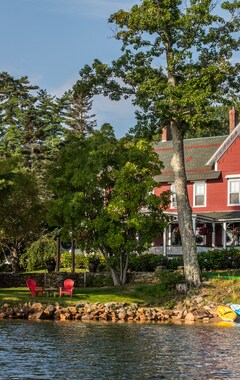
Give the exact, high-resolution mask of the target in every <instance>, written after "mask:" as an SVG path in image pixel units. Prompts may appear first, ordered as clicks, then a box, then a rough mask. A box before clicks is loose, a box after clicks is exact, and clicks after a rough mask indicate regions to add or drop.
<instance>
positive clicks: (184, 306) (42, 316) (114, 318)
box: [0, 296, 219, 323]
mask: <svg viewBox="0 0 240 380" xmlns="http://www.w3.org/2000/svg"><path fill="white" fill-rule="evenodd" d="M0 319H27V320H59V321H66V320H67V321H110V322H141V323H144V322H165V323H166V322H172V323H176V322H178V323H184V322H206V323H208V322H212V321H217V320H219V318H218V316H217V307H216V305H214V304H213V303H209V302H208V303H206V302H205V300H204V298H203V297H200V296H196V297H194V298H193V299H191V300H185V301H183V302H181V303H179V304H178V305H176V306H175V307H174V308H173V309H171V310H170V309H164V308H161V307H155V306H153V307H139V306H138V305H137V304H129V305H128V304H126V303H115V302H108V303H105V304H102V303H94V304H90V303H88V302H81V303H79V304H77V305H72V306H67V307H64V306H61V305H59V304H58V303H55V304H43V303H40V302H28V303H25V304H23V305H20V304H19V305H11V304H9V303H4V304H2V305H1V306H0Z"/></svg>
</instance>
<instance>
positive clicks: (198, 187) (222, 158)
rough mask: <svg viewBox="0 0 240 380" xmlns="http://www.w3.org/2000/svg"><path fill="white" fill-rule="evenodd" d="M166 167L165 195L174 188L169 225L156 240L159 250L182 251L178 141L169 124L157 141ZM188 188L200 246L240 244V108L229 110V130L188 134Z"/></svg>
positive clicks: (159, 190) (163, 177)
mask: <svg viewBox="0 0 240 380" xmlns="http://www.w3.org/2000/svg"><path fill="white" fill-rule="evenodd" d="M154 149H155V151H156V152H157V154H158V155H159V159H160V160H161V161H163V163H164V169H163V171H162V173H161V175H159V176H158V177H157V181H158V182H159V183H161V187H159V188H156V189H155V194H157V195H160V194H161V193H162V192H163V191H165V190H170V191H171V199H170V204H169V207H168V209H167V210H166V213H167V214H168V216H169V225H168V228H167V229H166V230H165V231H164V233H163V235H162V236H160V237H159V238H158V239H157V240H156V241H155V243H154V247H153V248H152V251H153V252H156V253H158V252H163V253H164V254H170V255H172V254H179V253H181V234H182V233H184V231H179V226H178V216H177V202H176V196H175V185H174V174H173V171H172V168H171V159H172V155H173V145H172V141H171V139H170V135H169V133H168V131H167V130H164V131H163V134H162V141H160V142H159V143H158V144H156V145H155V146H154ZM184 154H185V168H186V175H187V190H188V197H189V202H190V205H191V208H192V219H193V228H194V232H195V235H196V243H197V247H198V251H203V250H208V249H211V248H212V249H214V248H218V247H222V248H226V247H230V246H234V247H236V248H238V247H239V249H240V123H238V117H237V111H236V110H234V109H233V110H230V111H229V134H228V135H227V136H213V137H204V138H192V139H185V140H184Z"/></svg>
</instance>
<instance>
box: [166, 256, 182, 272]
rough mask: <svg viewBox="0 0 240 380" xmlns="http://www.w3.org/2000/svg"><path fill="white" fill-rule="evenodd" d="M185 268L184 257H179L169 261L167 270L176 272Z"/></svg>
mask: <svg viewBox="0 0 240 380" xmlns="http://www.w3.org/2000/svg"><path fill="white" fill-rule="evenodd" d="M180 266H183V257H182V256H177V257H173V258H172V259H169V260H168V262H167V269H173V270H176V269H177V268H178V267H180Z"/></svg>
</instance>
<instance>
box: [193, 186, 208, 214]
mask: <svg viewBox="0 0 240 380" xmlns="http://www.w3.org/2000/svg"><path fill="white" fill-rule="evenodd" d="M202 184H203V185H204V193H203V197H204V199H203V205H196V203H195V200H196V186H197V185H202ZM206 203H207V185H206V181H195V182H194V185H193V207H197V208H201V207H206Z"/></svg>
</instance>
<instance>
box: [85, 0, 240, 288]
mask: <svg viewBox="0 0 240 380" xmlns="http://www.w3.org/2000/svg"><path fill="white" fill-rule="evenodd" d="M239 9H240V2H239V1H235V0H234V1H217V2H215V1H210V0H204V1H203V0H189V1H181V0H172V1H169V0H142V1H140V2H139V5H134V6H133V7H132V8H131V10H130V11H124V10H119V11H118V12H117V13H115V14H113V15H112V16H111V17H110V19H109V21H110V22H111V23H114V24H115V25H116V33H115V37H116V39H118V40H121V41H122V51H123V54H122V56H121V57H120V58H119V59H117V60H116V61H114V62H112V65H111V66H109V65H105V64H103V63H101V62H100V61H98V60H95V62H94V63H93V65H92V67H91V68H90V67H89V66H86V67H85V68H84V69H83V70H82V71H81V72H80V74H81V77H82V78H85V79H86V80H88V81H89V80H91V81H92V83H93V85H95V88H96V92H97V93H103V94H104V95H109V96H110V98H111V99H114V100H117V99H119V98H120V97H121V96H122V95H123V94H124V95H125V97H128V96H133V103H134V104H135V105H137V106H138V107H139V108H138V110H137V111H136V116H137V125H136V127H135V129H133V131H134V132H135V135H136V136H143V135H144V136H146V137H148V138H150V139H153V138H154V137H155V138H156V136H160V135H161V130H162V128H164V127H166V128H170V131H171V135H172V140H173V149H174V153H173V157H172V162H171V164H172V168H173V171H174V175H175V188H176V196H177V204H178V218H179V225H180V230H181V231H183V233H182V246H183V258H184V269H185V277H186V280H187V281H188V282H189V283H191V284H194V285H196V286H198V285H200V284H201V279H200V271H199V266H198V260H197V251H196V243H195V236H194V231H193V226H192V213H191V208H190V204H189V199H188V194H187V186H186V173H185V166H184V150H183V138H184V136H185V135H186V132H187V133H188V134H190V135H191V134H193V133H194V134H196V133H198V134H200V133H199V131H201V130H202V129H203V128H204V129H205V135H206V130H209V131H211V130H212V129H214V128H215V125H217V128H218V127H219V122H218V120H217V115H216V107H220V106H222V105H224V104H225V105H227V106H228V107H230V106H233V105H234V104H236V102H237V100H238V96H239V82H240V81H239V69H240V65H239V63H238V60H236V59H235V57H234V52H236V51H237V50H238V49H239V46H240V43H239V42H240V40H239V27H240V17H239ZM122 83H123V85H122ZM215 121H216V124H215Z"/></svg>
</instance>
